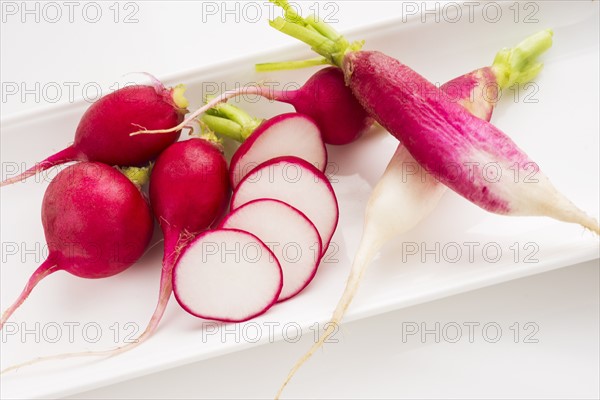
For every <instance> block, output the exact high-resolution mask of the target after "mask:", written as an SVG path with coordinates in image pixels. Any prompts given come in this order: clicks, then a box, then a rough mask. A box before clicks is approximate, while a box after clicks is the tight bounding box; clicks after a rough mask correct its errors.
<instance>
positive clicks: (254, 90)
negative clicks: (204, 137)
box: [129, 86, 272, 136]
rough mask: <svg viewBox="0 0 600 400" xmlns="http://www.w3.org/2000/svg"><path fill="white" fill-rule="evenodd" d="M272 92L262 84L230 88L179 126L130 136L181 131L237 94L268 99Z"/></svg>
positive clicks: (142, 131)
mask: <svg viewBox="0 0 600 400" xmlns="http://www.w3.org/2000/svg"><path fill="white" fill-rule="evenodd" d="M271 92H272V90H270V89H269V88H268V87H262V86H247V87H243V88H240V89H235V90H228V91H226V92H223V93H222V94H220V95H219V96H217V97H215V98H213V99H211V100H209V101H208V102H207V103H206V104H205V105H204V106H202V107H200V108H199V109H197V110H196V111H194V112H193V113H191V114H190V115H189V116H188V117H187V118H186V119H184V120H183V122H181V123H180V124H179V125H177V126H174V127H172V128H169V129H157V130H145V129H144V130H139V131H136V132H133V133H130V134H129V136H136V135H156V134H161V133H170V132H176V131H180V130H182V129H183V128H185V127H186V126H188V125H190V124H191V123H192V122H193V121H194V120H196V118H198V117H199V116H200V115H202V114H203V113H205V112H206V111H208V110H210V109H211V108H214V107H216V106H218V105H219V104H220V103H224V102H226V101H227V100H229V99H232V98H234V97H237V96H243V95H258V96H262V97H265V98H267V99H271V97H272V94H271Z"/></svg>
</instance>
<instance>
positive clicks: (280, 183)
mask: <svg viewBox="0 0 600 400" xmlns="http://www.w3.org/2000/svg"><path fill="white" fill-rule="evenodd" d="M257 199H275V200H280V201H283V202H284V203H287V204H289V205H291V206H292V207H294V208H296V209H298V210H299V211H301V212H302V213H303V214H304V215H306V217H307V218H308V219H309V220H310V221H311V222H312V223H313V224H314V225H315V227H316V228H317V231H318V232H319V236H320V237H321V243H322V244H323V246H322V254H324V253H325V252H326V251H327V248H328V246H329V242H330V241H331V238H332V236H333V234H334V232H335V229H336V227H337V223H338V217H339V209H338V204H337V198H336V196H335V192H334V191H333V187H332V186H331V183H329V180H328V179H327V177H326V176H325V175H324V174H323V173H322V172H321V171H319V170H318V169H316V168H315V167H314V166H313V165H312V164H310V163H308V162H306V161H304V160H302V159H300V158H298V157H290V156H287V157H277V158H274V159H272V160H269V161H266V162H264V163H262V164H260V165H259V166H257V167H256V168H254V169H253V170H252V171H251V172H250V173H249V174H248V175H246V177H245V178H244V179H242V181H241V182H240V183H239V185H238V186H237V188H236V190H235V191H234V192H233V196H232V197H231V210H232V211H235V210H236V209H237V208H239V207H241V206H243V205H244V204H246V203H249V202H251V201H252V200H257Z"/></svg>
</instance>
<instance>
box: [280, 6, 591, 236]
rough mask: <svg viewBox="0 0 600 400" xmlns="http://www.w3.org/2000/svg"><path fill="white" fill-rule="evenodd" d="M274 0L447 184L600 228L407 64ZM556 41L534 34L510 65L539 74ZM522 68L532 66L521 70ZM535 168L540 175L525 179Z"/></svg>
mask: <svg viewBox="0 0 600 400" xmlns="http://www.w3.org/2000/svg"><path fill="white" fill-rule="evenodd" d="M273 2H274V3H276V4H277V5H279V6H281V7H283V8H284V9H285V11H286V18H281V17H279V18H276V19H275V20H273V21H271V26H273V27H274V28H275V29H277V30H279V31H281V32H283V33H286V34H288V35H290V36H292V37H295V38H297V39H299V40H301V41H303V42H305V43H307V44H309V45H310V46H311V47H312V49H313V50H314V51H316V52H317V53H319V54H320V55H322V56H323V57H324V58H325V59H327V62H328V63H330V64H332V65H336V66H338V67H339V68H340V69H341V70H342V72H343V73H344V76H345V80H346V84H347V85H348V87H349V88H350V89H351V90H352V93H354V96H355V97H356V98H357V99H358V101H359V102H360V103H361V105H362V106H363V107H364V108H365V110H366V111H367V112H368V113H369V115H371V116H372V117H373V118H374V119H375V120H376V121H377V122H378V123H379V124H380V125H381V126H383V127H384V128H385V129H386V130H387V131H388V132H390V133H391V134H392V135H393V136H394V137H396V138H397V139H398V140H399V141H400V142H401V143H402V144H403V145H404V146H406V148H407V150H408V151H409V153H410V154H411V155H412V156H413V157H414V158H415V160H416V161H417V162H418V163H419V164H420V165H421V166H422V167H423V168H424V169H425V170H426V171H427V172H429V173H430V174H432V175H434V176H435V177H436V178H437V179H438V180H439V181H441V182H442V183H443V184H445V185H446V186H448V187H449V188H451V189H452V190H454V191H455V192H456V193H458V194H460V195H461V196H463V197H465V198H466V199H468V200H469V201H471V202H472V203H474V204H476V205H477V206H479V207H481V208H483V209H485V210H487V211H490V212H493V213H497V214H502V215H521V216H547V217H551V218H554V219H557V220H560V221H564V222H570V223H577V224H580V225H582V226H584V227H585V228H587V229H589V230H591V231H593V232H595V233H596V234H599V233H600V228H599V226H598V222H597V221H596V220H595V219H594V218H592V217H590V216H588V215H587V214H586V213H585V212H583V211H582V210H580V209H579V208H577V207H576V206H575V205H574V204H573V203H571V202H570V201H569V200H568V199H567V198H566V197H565V196H564V195H562V194H561V193H560V192H558V190H557V189H556V188H555V187H554V186H553V185H552V183H550V180H549V179H548V178H547V177H546V176H545V175H543V174H542V172H541V171H540V170H539V168H538V166H537V164H535V163H534V162H533V161H532V160H531V159H530V158H529V157H528V156H527V154H525V152H523V151H522V150H521V149H520V148H519V147H518V146H517V145H516V144H515V143H514V142H513V141H512V140H511V139H510V138H509V137H508V136H507V135H506V134H504V133H503V132H502V131H501V130H500V129H498V128H497V127H495V126H494V125H492V124H491V123H489V122H487V121H484V120H482V119H479V118H477V117H475V116H473V115H472V114H471V113H469V111H467V110H466V109H465V108H464V107H462V106H461V105H460V104H457V103H456V102H452V101H450V100H449V99H448V98H447V96H446V95H443V94H442V93H441V91H440V90H439V88H437V87H436V86H435V85H433V84H432V83H431V82H429V81H427V79H425V78H424V77H422V76H421V75H419V74H418V73H417V72H415V71H414V70H412V69H411V68H409V67H408V66H407V65H405V64H403V63H401V62H400V61H398V60H396V59H394V58H392V57H389V56H387V55H385V54H383V53H380V52H377V51H363V50H361V48H362V45H363V43H362V42H353V43H349V42H348V41H347V40H346V39H345V38H344V37H343V36H341V35H339V34H338V33H337V32H335V31H334V30H333V29H332V28H331V27H329V26H328V25H327V24H325V23H324V22H323V21H317V20H316V19H315V18H314V17H309V18H302V17H301V16H299V15H298V14H297V13H296V12H295V11H294V9H293V8H292V7H289V5H288V2H287V1H285V0H273ZM551 43H552V31H550V30H546V31H542V32H539V33H537V34H536V35H533V36H531V37H529V38H528V39H526V41H525V42H523V43H521V44H520V47H522V48H525V49H526V50H527V51H524V52H523V51H515V52H512V53H510V54H509V55H507V57H506V59H505V62H506V64H507V67H508V70H521V72H522V73H533V74H535V73H537V71H538V70H539V68H540V65H539V64H537V63H530V59H531V58H532V57H534V58H535V57H536V56H537V54H540V53H542V52H543V51H545V50H546V49H547V48H548V47H550V45H551ZM522 65H527V69H526V70H524V69H521V68H520V66H522ZM509 78H510V77H509ZM490 165H491V166H493V167H494V168H495V169H496V171H497V174H495V175H494V176H492V177H491V178H489V177H488V175H487V174H486V173H485V172H484V168H486V167H487V166H490ZM532 170H534V172H536V174H535V179H532V180H526V179H523V177H525V176H529V175H528V173H529V172H531V171H532Z"/></svg>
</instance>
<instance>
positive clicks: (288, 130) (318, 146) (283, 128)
mask: <svg viewBox="0 0 600 400" xmlns="http://www.w3.org/2000/svg"><path fill="white" fill-rule="evenodd" d="M217 133H218V132H217ZM280 156H295V157H298V158H302V159H303V160H306V161H308V162H309V163H311V164H313V165H314V166H315V167H317V168H318V169H319V170H320V171H321V172H323V171H325V168H326V166H327V150H326V149H325V143H323V140H322V139H321V133H320V131H319V128H318V126H317V125H316V124H315V123H314V122H313V120H312V119H311V118H310V117H307V116H306V115H303V114H298V113H289V114H281V115H278V116H276V117H273V118H271V119H269V120H268V121H265V122H263V123H262V124H261V125H260V126H259V127H258V128H257V129H256V130H255V131H254V132H253V133H252V134H251V135H250V136H249V137H248V139H246V140H245V141H244V142H243V143H242V145H241V146H240V147H239V148H238V149H237V150H236V152H235V154H234V155H233V157H232V158H231V163H230V171H229V173H230V175H231V184H232V186H233V187H234V188H235V187H236V186H237V185H238V183H239V182H240V181H241V180H242V178H244V176H246V175H247V174H248V173H249V172H250V171H251V170H252V169H253V168H255V167H256V166H258V165H259V164H261V163H263V162H265V161H268V160H270V159H272V158H275V157H280Z"/></svg>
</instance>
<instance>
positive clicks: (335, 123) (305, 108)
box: [133, 68, 373, 145]
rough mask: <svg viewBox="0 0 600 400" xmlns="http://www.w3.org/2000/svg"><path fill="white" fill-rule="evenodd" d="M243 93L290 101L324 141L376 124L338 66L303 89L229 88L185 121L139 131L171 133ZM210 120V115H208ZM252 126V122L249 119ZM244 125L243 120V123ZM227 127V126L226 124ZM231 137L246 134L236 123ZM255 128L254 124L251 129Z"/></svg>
mask: <svg viewBox="0 0 600 400" xmlns="http://www.w3.org/2000/svg"><path fill="white" fill-rule="evenodd" d="M240 95H258V96H262V97H264V98H267V99H269V100H276V101H281V102H285V103H289V104H291V105H293V106H294V108H295V109H296V111H297V112H299V113H302V114H305V115H307V116H309V117H310V118H312V119H313V120H314V122H316V124H317V126H318V127H319V129H320V131H321V136H322V137H323V141H325V143H329V144H336V145H341V144H347V143H351V142H353V141H355V140H356V139H358V138H359V137H360V136H361V135H362V134H363V133H364V132H366V130H367V129H368V128H369V127H370V126H371V125H372V124H373V119H372V118H371V117H370V116H369V115H368V114H367V112H366V111H365V110H364V109H363V108H362V107H361V105H360V104H359V103H358V101H357V100H356V98H355V97H354V96H353V95H352V92H351V91H350V90H349V89H348V88H347V87H346V85H345V84H344V77H343V74H341V73H340V71H339V70H338V69H337V68H325V69H322V70H320V71H318V72H317V73H315V74H314V75H313V76H312V77H311V78H310V79H309V80H308V81H307V82H306V83H305V84H304V86H303V87H302V88H300V89H298V90H295V91H277V90H273V89H271V88H268V87H261V86H253V87H244V88H241V89H238V90H231V91H227V92H225V93H223V94H221V95H220V96H217V97H215V98H213V99H211V100H210V101H208V102H207V104H206V105H205V106H203V107H201V108H200V109H198V110H196V111H194V112H193V113H192V114H190V115H189V116H188V117H187V118H186V120H185V121H183V122H181V123H180V124H179V125H177V126H174V127H172V128H170V129H154V130H151V129H141V130H139V131H137V132H134V133H133V135H138V134H159V133H169V132H174V131H178V130H181V129H183V128H184V127H186V126H188V125H190V124H191V123H192V122H193V121H194V120H195V119H196V118H197V117H198V116H200V115H201V114H202V113H204V112H207V113H208V112H209V111H208V110H210V109H212V108H215V107H216V106H217V105H218V104H219V103H222V102H224V101H227V100H228V99H231V98H233V97H237V96H240ZM208 118H209V119H210V117H208ZM248 122H249V123H250V124H251V126H252V122H253V121H248ZM241 125H242V126H245V124H244V123H242V124H241ZM223 128H226V127H223ZM230 128H231V129H232V132H231V136H234V137H235V136H240V137H241V139H238V140H240V141H242V140H243V139H245V138H246V137H247V136H244V135H243V133H244V132H240V130H239V128H238V127H235V125H233V126H230ZM254 128H256V126H253V128H252V129H254Z"/></svg>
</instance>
